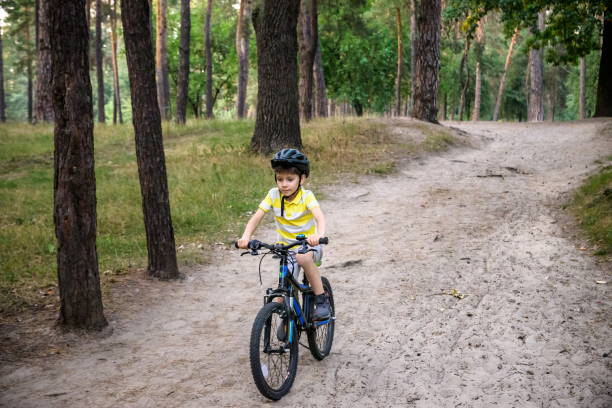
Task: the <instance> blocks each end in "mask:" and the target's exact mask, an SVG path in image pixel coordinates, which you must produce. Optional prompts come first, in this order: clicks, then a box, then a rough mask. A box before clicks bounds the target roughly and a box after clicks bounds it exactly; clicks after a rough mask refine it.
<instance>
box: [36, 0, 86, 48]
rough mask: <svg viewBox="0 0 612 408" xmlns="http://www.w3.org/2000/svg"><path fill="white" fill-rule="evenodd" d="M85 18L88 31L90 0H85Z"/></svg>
mask: <svg viewBox="0 0 612 408" xmlns="http://www.w3.org/2000/svg"><path fill="white" fill-rule="evenodd" d="M42 1H44V0H42ZM85 18H86V20H87V31H88V32H89V25H90V23H91V0H85ZM87 53H89V46H88V47H87Z"/></svg>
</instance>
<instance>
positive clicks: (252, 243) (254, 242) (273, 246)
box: [234, 237, 329, 251]
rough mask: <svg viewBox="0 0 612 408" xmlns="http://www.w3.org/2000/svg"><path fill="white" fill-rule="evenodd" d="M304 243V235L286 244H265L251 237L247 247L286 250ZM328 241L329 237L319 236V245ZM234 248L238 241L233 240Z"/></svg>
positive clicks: (254, 249) (253, 249)
mask: <svg viewBox="0 0 612 408" xmlns="http://www.w3.org/2000/svg"><path fill="white" fill-rule="evenodd" d="M304 243H307V241H306V238H305V237H304V238H303V239H298V240H297V241H295V242H293V243H290V244H287V245H283V244H266V243H265V242H261V241H258V240H256V239H253V240H251V241H249V245H248V248H249V249H250V250H251V251H257V250H258V249H260V248H266V249H269V250H271V251H286V250H288V249H291V248H293V247H296V246H298V245H303V244H304ZM328 243H329V237H321V238H319V245H327V244H328ZM234 248H238V241H234Z"/></svg>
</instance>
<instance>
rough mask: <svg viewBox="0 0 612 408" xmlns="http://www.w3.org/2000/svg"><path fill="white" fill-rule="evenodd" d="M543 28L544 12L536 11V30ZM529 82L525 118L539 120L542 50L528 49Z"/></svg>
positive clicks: (541, 93) (542, 75) (542, 64)
mask: <svg viewBox="0 0 612 408" xmlns="http://www.w3.org/2000/svg"><path fill="white" fill-rule="evenodd" d="M543 29H544V12H540V13H538V25H537V30H538V31H542V30H543ZM529 66H530V68H531V70H530V74H529V77H530V82H529V109H528V111H527V120H528V121H530V122H539V121H542V120H544V103H543V99H544V98H543V95H544V89H543V88H544V87H543V83H544V62H543V60H542V50H541V49H539V50H536V49H532V50H529Z"/></svg>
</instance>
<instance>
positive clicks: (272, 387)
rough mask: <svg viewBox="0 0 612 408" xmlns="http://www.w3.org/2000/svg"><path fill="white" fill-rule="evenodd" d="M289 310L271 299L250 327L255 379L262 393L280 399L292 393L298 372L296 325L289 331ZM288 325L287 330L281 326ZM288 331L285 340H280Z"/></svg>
mask: <svg viewBox="0 0 612 408" xmlns="http://www.w3.org/2000/svg"><path fill="white" fill-rule="evenodd" d="M288 317H289V313H287V311H286V310H285V306H284V305H283V304H281V303H276V302H270V303H268V304H267V305H265V306H264V307H262V308H261V310H260V311H259V313H258V314H257V317H256V318H255V322H253V329H252V330H251V344H250V360H251V372H252V373H253V380H255V385H256V386H257V388H258V389H259V392H261V393H262V395H263V396H265V397H267V398H270V399H271V400H275V401H276V400H279V399H281V398H282V397H283V396H284V395H285V394H287V393H288V392H289V390H290V389H291V386H292V385H293V380H294V379H295V375H296V373H297V364H298V339H297V336H296V327H295V324H291V325H290V326H291V327H292V328H293V329H292V331H293V332H292V333H289V330H288V327H287V326H289V324H288V322H289V321H288V320H287V318H288ZM281 325H285V329H284V330H282V329H281V330H280V331H279V327H280V326H281ZM279 333H281V334H282V333H285V336H286V338H285V340H289V339H290V340H291V342H290V343H289V344H287V343H286V342H285V341H281V340H282V339H279Z"/></svg>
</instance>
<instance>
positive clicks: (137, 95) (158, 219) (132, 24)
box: [121, 0, 179, 279]
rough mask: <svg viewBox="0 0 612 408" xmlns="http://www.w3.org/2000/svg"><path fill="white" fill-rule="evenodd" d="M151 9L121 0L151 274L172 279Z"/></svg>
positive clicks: (171, 236)
mask: <svg viewBox="0 0 612 408" xmlns="http://www.w3.org/2000/svg"><path fill="white" fill-rule="evenodd" d="M149 13H150V11H149V3H148V1H147V0H122V1H121V21H122V22H123V37H124V39H125V49H126V54H127V64H128V74H129V78H130V90H131V95H132V122H133V124H134V134H135V137H136V159H137V162H138V176H139V179H140V190H141V194H142V208H143V213H144V224H145V231H146V235H147V251H148V255H149V259H148V261H149V265H148V267H147V274H148V275H149V276H155V277H158V278H160V279H172V278H177V277H178V276H179V272H178V267H177V263H176V248H175V244H174V231H173V229H172V219H171V216H170V202H169V194H168V181H167V178H166V160H165V157H164V146H163V139H162V129H161V117H160V111H159V105H158V104H157V100H156V86H155V64H154V59H153V45H152V44H151V26H150V24H149V21H150V19H149Z"/></svg>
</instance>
